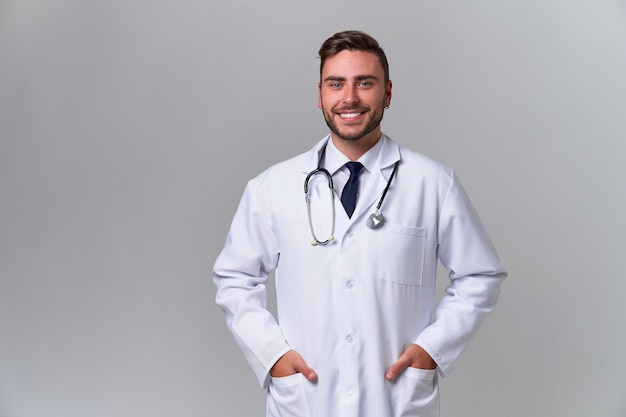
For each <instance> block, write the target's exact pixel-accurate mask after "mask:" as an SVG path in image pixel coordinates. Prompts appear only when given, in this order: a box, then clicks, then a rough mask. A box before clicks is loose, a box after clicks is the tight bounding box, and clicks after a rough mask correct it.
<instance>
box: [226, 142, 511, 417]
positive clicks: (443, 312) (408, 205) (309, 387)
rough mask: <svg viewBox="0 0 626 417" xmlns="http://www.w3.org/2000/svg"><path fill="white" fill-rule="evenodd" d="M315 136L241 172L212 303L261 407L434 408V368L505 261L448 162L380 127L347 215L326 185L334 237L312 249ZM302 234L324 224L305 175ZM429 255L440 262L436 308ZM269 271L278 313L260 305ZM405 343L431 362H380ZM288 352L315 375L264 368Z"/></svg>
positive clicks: (358, 412) (325, 208)
mask: <svg viewBox="0 0 626 417" xmlns="http://www.w3.org/2000/svg"><path fill="white" fill-rule="evenodd" d="M327 140H328V137H326V138H324V139H322V140H321V141H320V142H319V143H317V144H316V146H315V147H314V148H313V149H312V150H310V151H309V152H307V153H304V154H302V155H299V156H296V157H294V158H292V159H289V160H287V161H284V162H282V163H279V164H277V165H275V166H273V167H271V168H269V169H267V170H266V171H264V172H263V173H262V174H260V175H259V176H257V177H256V178H254V179H253V180H251V181H250V182H249V183H248V185H247V187H246V190H245V192H244V195H243V198H242V200H241V203H240V205H239V208H238V210H237V212H236V214H235V217H234V220H233V222H232V225H231V229H230V232H229V234H228V237H227V239H226V244H225V247H224V249H223V251H222V253H221V254H220V255H219V257H218V259H217V261H216V263H215V266H214V270H213V279H214V282H215V284H216V286H217V297H216V301H217V303H218V304H219V305H220V307H221V308H222V309H223V310H224V312H225V315H226V321H227V324H228V326H229V328H230V330H231V331H232V333H233V335H234V337H235V340H236V341H237V343H238V345H239V346H240V348H241V350H242V351H243V353H244V355H245V357H246V359H247V360H248V362H249V364H250V366H251V367H252V370H253V371H254V373H255V374H256V376H257V378H258V380H259V383H260V384H261V385H262V386H263V387H265V388H267V391H268V403H267V415H268V416H269V417H279V416H281V417H284V416H290V417H294V416H297V417H400V416H404V417H418V416H419V417H427V416H428V417H430V416H438V415H439V397H438V377H439V376H443V377H445V376H446V375H447V374H448V373H449V372H450V370H451V369H452V368H453V366H454V365H455V363H456V361H457V359H458V357H459V355H460V354H461V353H462V351H463V350H464V349H465V348H466V347H467V345H468V343H469V341H470V339H471V337H472V336H473V335H474V334H475V332H476V331H477V329H478V327H479V325H480V324H481V322H482V321H483V319H484V318H485V316H487V315H488V314H489V313H490V312H491V311H492V310H493V308H494V305H495V303H496V300H497V298H498V294H499V287H500V284H501V282H502V280H503V279H504V278H505V276H506V271H505V269H504V268H503V267H502V265H501V264H500V261H499V260H498V257H497V254H496V251H495V249H494V247H493V245H492V243H491V240H490V238H489V236H488V235H487V232H486V231H485V228H484V227H483V225H482V223H481V221H480V219H479V217H478V215H477V213H476V211H475V210H474V208H473V207H472V205H471V203H470V201H469V199H468V197H467V196H466V194H465V192H464V191H463V188H462V187H461V185H460V183H459V181H458V178H457V177H456V176H455V174H454V172H453V171H452V170H451V169H449V168H447V167H445V166H443V165H442V164H440V163H437V162H434V161H432V160H431V159H428V158H426V157H424V156H422V155H420V154H418V153H415V152H412V151H410V150H408V149H405V148H401V147H399V146H398V145H396V144H395V143H394V142H393V141H392V140H391V139H389V138H388V137H386V136H384V135H383V138H382V140H383V143H382V147H381V150H380V154H379V157H378V162H377V163H376V166H375V169H374V170H373V171H372V173H371V175H370V178H369V179H368V182H367V185H366V187H365V189H364V190H363V192H362V194H361V195H360V196H359V199H358V201H357V206H356V210H355V212H354V214H353V216H352V218H351V219H349V218H348V217H347V215H346V213H345V211H344V210H343V207H342V205H341V202H340V201H339V196H338V195H337V193H335V202H334V204H335V207H336V215H335V221H336V224H335V232H334V238H335V240H334V241H333V242H331V244H329V245H327V246H312V245H311V243H310V241H311V233H310V230H309V223H308V220H307V210H306V205H305V199H304V193H303V183H304V179H305V177H306V175H307V173H308V172H309V171H311V170H312V169H314V168H316V167H317V165H318V158H319V154H320V151H321V149H323V147H324V146H325V144H326V142H327ZM398 160H400V165H399V167H398V170H397V173H396V176H395V177H394V179H393V182H392V184H391V187H390V189H389V192H388V194H387V196H386V198H385V201H384V203H383V214H384V216H385V224H384V225H383V226H382V227H381V228H380V229H377V230H372V229H369V228H367V227H366V225H365V221H366V218H367V217H368V216H369V215H370V214H371V213H372V212H373V211H374V209H375V206H376V204H377V202H378V200H379V198H380V195H381V194H382V192H383V189H384V187H385V185H386V183H387V180H388V179H389V176H390V174H391V171H392V169H393V164H394V163H395V162H396V161H398ZM311 188H312V191H311V193H312V196H311V204H312V208H311V210H312V213H313V223H314V226H315V231H316V234H317V235H318V237H319V238H320V240H324V239H326V237H327V234H328V232H329V230H330V227H331V223H330V221H331V219H330V217H331V216H330V213H331V206H330V199H329V196H328V186H327V185H326V180H325V178H324V177H323V176H316V179H314V180H313V181H312V185H311ZM437 259H440V260H441V263H442V264H443V265H444V266H445V267H446V268H448V269H449V270H450V275H449V276H450V285H449V286H448V288H447V295H446V296H444V297H443V299H442V300H441V301H440V302H439V304H438V306H437V307H436V313H435V318H434V320H432V316H433V315H432V313H433V308H434V307H435V305H434V304H435V278H436V268H437ZM273 270H275V271H276V273H275V279H276V291H277V303H278V317H277V320H276V319H275V318H274V317H273V316H272V315H271V314H270V313H269V312H268V311H267V310H266V287H265V283H266V280H267V276H268V274H269V273H270V272H271V271H273ZM411 343H417V344H419V345H420V346H422V347H423V348H424V349H425V350H426V351H427V352H428V353H429V354H430V355H431V356H432V357H433V359H434V360H435V362H437V366H438V370H432V371H429V370H421V369H414V368H408V369H407V370H406V371H404V372H403V373H402V374H401V375H399V376H398V378H397V380H396V381H393V382H389V381H387V380H385V378H384V374H385V370H386V369H387V368H388V367H389V366H390V365H391V364H392V363H394V362H395V361H396V360H397V358H398V357H399V355H400V354H401V353H402V351H403V350H404V349H405V348H406V347H407V346H409V345H410V344H411ZM290 349H294V350H295V351H297V352H298V353H300V355H302V357H303V358H304V360H305V361H306V362H307V363H308V365H309V366H311V367H312V368H313V369H314V370H315V371H316V372H317V374H318V380H317V381H316V382H314V383H311V382H309V381H307V380H306V379H305V378H304V377H303V376H302V375H301V374H296V375H292V376H288V377H285V378H271V377H270V376H269V369H270V368H271V367H272V365H273V364H274V363H275V362H276V361H277V360H278V359H279V358H280V357H281V356H282V355H283V354H284V353H285V352H287V351H288V350H290Z"/></svg>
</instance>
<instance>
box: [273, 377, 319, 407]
mask: <svg viewBox="0 0 626 417" xmlns="http://www.w3.org/2000/svg"><path fill="white" fill-rule="evenodd" d="M304 382H305V379H304V376H303V375H302V374H301V373H297V374H293V375H289V376H285V377H280V378H271V382H270V385H269V392H268V399H267V415H268V417H310V412H309V406H308V402H307V399H306V392H305V388H304Z"/></svg>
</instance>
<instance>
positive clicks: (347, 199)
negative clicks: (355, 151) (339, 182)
mask: <svg viewBox="0 0 626 417" xmlns="http://www.w3.org/2000/svg"><path fill="white" fill-rule="evenodd" d="M346 167H348V170H349V171H350V178H348V182H347V183H346V185H345V186H344V187H343V191H342V192H341V203H342V204H343V208H345V209H346V213H348V217H352V213H354V208H355V207H356V193H357V190H358V189H359V171H361V168H363V165H362V164H361V163H360V162H348V163H347V164H346Z"/></svg>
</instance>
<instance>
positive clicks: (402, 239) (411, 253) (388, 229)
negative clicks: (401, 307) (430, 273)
mask: <svg viewBox="0 0 626 417" xmlns="http://www.w3.org/2000/svg"><path fill="white" fill-rule="evenodd" d="M376 233H380V238H379V240H378V242H379V246H378V277H379V279H381V280H383V281H389V282H395V283H398V284H405V285H422V280H423V272H424V254H425V251H426V229H425V228H421V227H411V226H402V225H397V224H385V225H384V227H383V228H382V229H381V230H380V231H377V232H376Z"/></svg>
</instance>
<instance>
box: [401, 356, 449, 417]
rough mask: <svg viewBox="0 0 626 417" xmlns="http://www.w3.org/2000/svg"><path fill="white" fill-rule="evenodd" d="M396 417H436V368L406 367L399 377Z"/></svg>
mask: <svg viewBox="0 0 626 417" xmlns="http://www.w3.org/2000/svg"><path fill="white" fill-rule="evenodd" d="M398 382H399V385H400V386H399V387H398V390H399V392H398V397H397V398H398V404H396V406H397V409H396V413H395V416H396V417H438V416H439V386H438V381H437V370H436V369H417V368H411V367H409V368H406V369H405V370H404V372H403V373H402V375H401V376H400V378H399V381H398Z"/></svg>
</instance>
